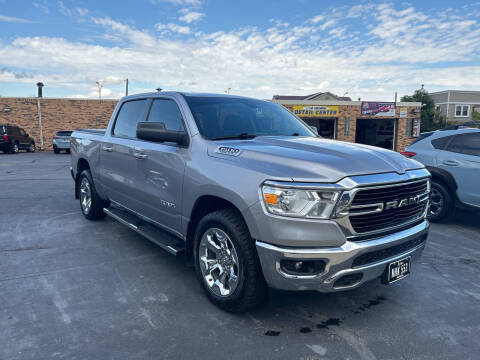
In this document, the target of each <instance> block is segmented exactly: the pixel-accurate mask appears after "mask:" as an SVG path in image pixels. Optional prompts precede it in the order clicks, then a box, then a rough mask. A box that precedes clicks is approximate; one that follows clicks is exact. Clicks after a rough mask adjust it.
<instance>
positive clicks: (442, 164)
mask: <svg viewBox="0 0 480 360" xmlns="http://www.w3.org/2000/svg"><path fill="white" fill-rule="evenodd" d="M437 165H438V167H439V168H442V169H444V170H446V171H448V172H449V173H450V174H452V176H453V177H454V179H455V182H456V183H457V186H458V188H457V195H458V198H459V199H460V201H462V202H463V203H465V204H469V205H473V206H478V207H480V188H479V187H478V181H479V179H480V132H472V133H467V134H459V135H455V137H454V138H453V139H452V140H451V141H450V143H449V144H448V145H447V148H446V149H445V150H442V151H439V153H438V155H437Z"/></svg>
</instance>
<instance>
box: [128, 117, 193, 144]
mask: <svg viewBox="0 0 480 360" xmlns="http://www.w3.org/2000/svg"><path fill="white" fill-rule="evenodd" d="M137 138H138V139H140V140H147V141H153V142H173V143H177V144H179V145H187V144H188V135H187V133H186V132H185V131H171V130H166V129H165V124H164V123H161V122H139V123H138V124H137Z"/></svg>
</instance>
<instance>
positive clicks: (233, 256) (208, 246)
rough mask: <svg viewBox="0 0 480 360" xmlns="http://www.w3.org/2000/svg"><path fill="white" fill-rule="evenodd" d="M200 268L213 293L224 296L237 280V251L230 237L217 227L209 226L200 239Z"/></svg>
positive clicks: (231, 290)
mask: <svg viewBox="0 0 480 360" xmlns="http://www.w3.org/2000/svg"><path fill="white" fill-rule="evenodd" d="M198 261H199V262H200V264H199V265H200V269H201V271H202V276H203V279H204V280H205V283H206V284H207V288H208V289H209V290H210V291H211V292H212V293H213V294H215V295H217V296H221V297H226V296H229V295H231V294H233V292H234V291H235V289H236V288H237V286H238V282H239V279H238V277H239V270H240V267H239V262H238V256H237V251H236V249H235V246H234V245H233V242H232V240H231V239H230V237H229V236H228V235H227V234H226V233H225V232H224V231H223V230H220V229H218V228H210V229H208V230H207V231H205V233H204V234H203V236H202V238H201V240H200V246H199V257H198Z"/></svg>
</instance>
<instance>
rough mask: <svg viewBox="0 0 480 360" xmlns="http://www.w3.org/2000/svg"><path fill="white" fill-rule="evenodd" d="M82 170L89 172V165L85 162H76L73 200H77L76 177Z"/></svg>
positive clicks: (80, 160) (81, 160) (83, 160)
mask: <svg viewBox="0 0 480 360" xmlns="http://www.w3.org/2000/svg"><path fill="white" fill-rule="evenodd" d="M83 170H90V165H88V162H87V160H85V159H79V160H78V162H77V174H76V178H75V199H78V197H79V194H78V181H77V180H78V177H79V175H80V174H81V173H82V171H83Z"/></svg>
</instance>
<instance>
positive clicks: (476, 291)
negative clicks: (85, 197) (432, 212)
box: [0, 152, 480, 360]
mask: <svg viewBox="0 0 480 360" xmlns="http://www.w3.org/2000/svg"><path fill="white" fill-rule="evenodd" d="M69 162H70V156H69V155H63V154H60V155H54V154H52V153H50V152H42V153H34V154H27V153H20V154H17V155H7V154H2V153H0V204H1V206H0V359H2V360H3V359H8V360H10V359H62V358H65V359H154V358H155V359H160V358H162V359H163V358H167V359H168V358H172V359H192V358H195V359H203V358H205V359H206V358H209V359H212V358H219V359H245V358H250V359H269V358H272V359H273V358H285V359H344V358H348V359H478V357H479V354H480V341H479V340H478V334H479V333H480V280H479V275H478V274H479V272H478V269H479V264H480V221H478V215H476V214H472V213H466V212H459V213H457V215H456V216H455V217H454V218H453V219H452V220H451V221H449V222H448V223H444V224H432V227H431V232H430V236H429V240H428V242H427V246H426V249H425V251H424V255H423V257H422V259H421V261H419V262H416V263H414V264H413V267H412V271H413V273H412V274H411V275H410V276H409V277H408V278H407V279H405V280H402V281H400V282H398V283H395V284H393V285H390V286H384V285H381V284H380V283H379V282H372V283H369V284H367V285H366V286H364V287H362V288H360V289H356V290H353V291H349V292H341V293H335V294H320V293H315V292H305V293H295V292H282V291H274V290H272V291H271V292H270V302H269V303H268V304H267V305H266V306H264V307H262V308H260V309H255V310H252V311H250V312H248V313H246V314H240V315H232V314H228V313H225V312H223V311H221V310H219V309H218V308H216V307H215V306H213V305H212V304H211V303H210V302H209V301H208V300H207V299H206V297H205V296H204V294H203V292H202V289H201V288H200V286H199V285H198V283H197V280H196V279H195V275H194V271H193V268H192V267H190V266H187V265H186V263H185V259H184V258H183V257H181V256H180V257H174V256H172V255H170V254H168V253H166V252H165V251H163V250H161V249H160V248H158V247H157V246H156V245H154V244H152V243H150V242H149V241H148V240H146V239H144V238H142V237H141V236H139V235H137V234H136V233H135V232H133V231H131V230H129V229H127V228H126V227H125V226H123V225H121V224H120V223H117V222H115V221H114V220H112V219H109V218H107V219H105V220H102V221H98V222H90V221H87V220H86V219H85V218H84V217H83V216H82V214H81V212H80V208H79V205H78V201H77V200H75V199H74V196H73V181H72V179H71V177H70V173H69V170H68V169H69Z"/></svg>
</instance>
